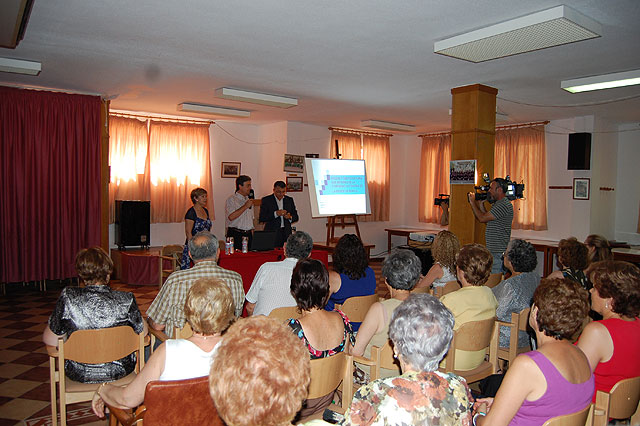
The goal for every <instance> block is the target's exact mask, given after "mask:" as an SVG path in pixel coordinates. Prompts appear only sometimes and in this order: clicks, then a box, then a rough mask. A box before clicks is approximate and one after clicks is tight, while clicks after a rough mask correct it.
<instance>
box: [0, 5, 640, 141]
mask: <svg viewBox="0 0 640 426" xmlns="http://www.w3.org/2000/svg"><path fill="white" fill-rule="evenodd" d="M559 4H565V5H567V6H569V7H572V8H573V9H575V10H577V11H579V12H581V13H583V14H584V15H586V16H588V17H590V18H592V19H594V20H595V21H597V22H599V23H600V24H601V25H602V27H603V30H602V37H600V38H596V39H592V40H587V41H582V42H577V43H573V44H568V45H564V46H558V47H553V48H548V49H543V50H539V51H535V52H530V53H525V54H520V55H515V56H511V57H506V58H502V59H496V60H492V61H487V62H482V63H477V64H474V63H470V62H466V61H462V60H458V59H453V58H450V57H446V56H441V55H438V54H435V53H433V44H434V42H435V41H438V40H442V39H444V38H448V37H451V36H454V35H457V34H460V33H463V32H467V31H470V30H474V29H477V28H480V27H483V26H487V25H491V24H495V23H499V22H502V21H505V20H508V19H512V18H516V17H519V16H523V15H526V14H529V13H533V12H537V11H540V10H544V9H547V8H550V7H554V6H557V5H559ZM0 12H1V10H0ZM0 56H3V57H10V58H16V59H26V60H34V61H40V62H42V72H41V73H40V75H39V76H25V75H18V74H9V73H0V84H5V85H22V86H27V87H43V88H51V89H62V90H69V91H75V92H81V93H92V94H100V95H103V96H105V97H107V98H109V99H111V107H112V108H114V109H120V110H130V111H141V112H150V113H160V114H170V115H174V116H176V115H187V116H191V117H199V116H200V115H198V114H195V113H182V112H179V111H177V104H178V103H181V102H196V103H205V104H212V105H217V106H224V107H231V108H239V109H246V110H251V111H252V114H251V117H250V118H247V119H233V120H230V119H224V120H230V121H238V122H247V123H267V122H275V121H283V120H288V121H300V122H306V123H311V124H318V125H323V126H325V125H326V126H342V127H351V128H360V121H361V120H367V119H376V120H385V121H391V122H398V123H406V124H413V125H415V126H416V130H417V131H419V132H424V131H435V130H444V129H448V128H449V127H450V117H449V108H450V105H451V93H450V89H451V88H453V87H458V86H464V85H467V84H474V83H481V84H485V85H488V86H492V87H495V88H497V89H498V90H499V92H498V109H499V111H500V112H501V113H504V114H506V115H507V117H508V118H507V121H506V122H507V123H508V122H512V123H518V122H525V121H533V120H545V119H546V120H554V119H562V118H569V117H577V116H583V115H596V116H598V117H601V118H603V119H606V120H608V121H611V122H613V123H628V122H638V121H640V86H634V87H627V88H619V89H609V90H602V91H598V92H592V93H581V94H570V93H568V92H565V91H564V90H562V89H560V81H561V80H565V79H572V78H579V77H585V76H590V75H596V74H602V73H612V72H620V71H627V70H631V69H638V68H640V1H638V0H607V1H602V0H564V1H562V2H561V3H559V2H558V1H557V0H537V1H530V0H488V1H477V0H449V1H444V0H440V1H433V0H396V1H392V0H387V1H381V0H349V1H341V2H338V1H309V0H297V1H296V0H262V1H256V0H233V1H231V0H218V1H210V0H185V1H181V2H166V1H160V0H136V1H125V0H110V1H97V0H58V1H36V2H35V4H34V6H33V10H32V12H31V17H30V20H29V23H28V26H27V30H26V33H25V36H24V39H23V40H22V41H21V42H20V44H19V45H18V47H17V48H15V49H6V48H0ZM223 86H225V87H235V88H242V89H249V90H255V91H258V92H266V93H272V94H279V95H285V96H293V97H297V98H298V99H299V105H298V106H297V107H293V108H289V109H281V108H276V107H269V106H263V105H254V104H249V103H245V102H238V101H232V100H225V99H219V98H216V97H214V90H215V89H216V88H219V87H223ZM630 97H631V99H626V100H621V101H620V99H624V98H630ZM613 100H617V102H611V103H605V102H608V101H613ZM597 103H605V104H602V105H594V104H597ZM526 104H533V105H537V106H531V105H526ZM576 105H581V106H576ZM203 117H204V116H203Z"/></svg>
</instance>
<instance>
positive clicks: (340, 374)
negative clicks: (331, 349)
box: [307, 352, 353, 408]
mask: <svg viewBox="0 0 640 426" xmlns="http://www.w3.org/2000/svg"><path fill="white" fill-rule="evenodd" d="M340 382H342V407H343V408H346V407H348V406H349V404H351V397H352V396H353V357H352V356H351V355H347V354H346V353H344V352H340V353H339V354H336V355H331V356H329V357H326V358H318V359H312V360H311V382H310V383H309V394H308V395H307V398H308V399H312V398H319V397H322V396H325V395H327V394H329V393H330V392H332V391H334V390H336V389H337V388H338V386H339V385H340Z"/></svg>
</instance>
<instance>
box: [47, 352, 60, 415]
mask: <svg viewBox="0 0 640 426" xmlns="http://www.w3.org/2000/svg"><path fill="white" fill-rule="evenodd" d="M49 381H50V382H51V383H50V388H51V424H52V425H53V426H57V425H58V398H56V360H55V359H54V358H49Z"/></svg>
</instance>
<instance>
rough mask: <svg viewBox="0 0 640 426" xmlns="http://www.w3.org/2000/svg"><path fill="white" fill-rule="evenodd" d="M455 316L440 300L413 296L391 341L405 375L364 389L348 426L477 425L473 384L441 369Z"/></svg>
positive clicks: (396, 320)
mask: <svg viewBox="0 0 640 426" xmlns="http://www.w3.org/2000/svg"><path fill="white" fill-rule="evenodd" d="M453 323H454V319H453V315H452V314H451V312H449V310H448V309H447V308H446V307H445V306H444V305H443V304H442V303H441V302H440V301H439V300H438V299H436V298H435V297H433V296H430V295H428V294H412V295H411V296H409V298H408V299H407V300H406V301H404V302H403V303H402V304H401V305H400V306H398V307H397V308H396V309H395V311H394V312H393V316H392V318H391V324H390V325H389V338H390V339H391V341H392V342H393V346H394V352H395V354H394V356H395V357H396V358H398V360H399V362H400V366H401V368H402V371H403V374H402V375H401V376H398V377H390V378H386V379H378V380H375V381H373V382H371V383H369V384H368V385H365V386H363V387H361V388H360V389H358V391H357V392H356V393H355V395H354V397H353V401H352V402H351V406H350V407H349V409H348V410H347V412H346V413H345V421H344V423H343V425H354V426H355V425H367V426H370V425H380V426H382V425H384V426H393V425H398V426H400V425H434V424H439V425H463V426H469V425H471V405H472V401H473V399H472V397H471V393H470V392H469V388H468V387H467V382H466V381H465V380H464V379H463V378H461V377H459V376H457V375H455V374H453V373H441V372H439V371H437V369H438V363H439V362H440V360H442V358H443V357H444V355H445V354H446V353H447V350H448V349H449V344H450V343H451V338H452V337H453Z"/></svg>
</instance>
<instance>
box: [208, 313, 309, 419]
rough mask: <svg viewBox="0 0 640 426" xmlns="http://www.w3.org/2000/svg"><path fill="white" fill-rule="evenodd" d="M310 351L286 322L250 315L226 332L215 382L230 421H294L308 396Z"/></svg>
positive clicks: (212, 379)
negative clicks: (250, 316)
mask: <svg viewBox="0 0 640 426" xmlns="http://www.w3.org/2000/svg"><path fill="white" fill-rule="evenodd" d="M309 380H310V371H309V353H308V352H307V350H306V349H305V347H304V346H303V345H301V344H300V340H298V339H297V338H296V337H295V336H294V335H293V334H292V333H291V331H290V330H289V329H288V328H287V326H286V325H284V324H281V323H280V322H279V321H277V320H275V319H273V318H267V317H264V316H258V317H252V318H244V319H241V320H239V321H238V322H236V323H235V324H233V325H232V326H231V327H230V328H229V331H228V332H227V333H226V334H225V335H224V338H223V339H222V343H221V344H220V347H219V348H218V353H217V355H216V357H215V359H214V361H213V365H212V366H211V374H210V375H209V387H210V391H211V398H212V399H213V402H214V403H215V405H216V409H217V410H218V415H219V416H220V417H221V418H222V419H223V420H224V421H225V423H226V424H227V425H229V426H256V425H265V426H280V425H290V424H291V421H292V420H293V418H294V416H295V415H296V413H297V412H298V411H299V410H300V407H301V406H302V401H303V400H304V399H305V398H306V396H307V387H308V386H309Z"/></svg>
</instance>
